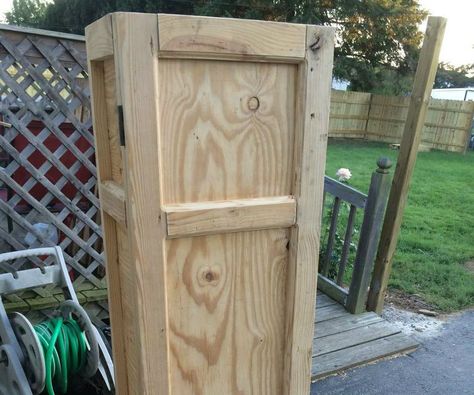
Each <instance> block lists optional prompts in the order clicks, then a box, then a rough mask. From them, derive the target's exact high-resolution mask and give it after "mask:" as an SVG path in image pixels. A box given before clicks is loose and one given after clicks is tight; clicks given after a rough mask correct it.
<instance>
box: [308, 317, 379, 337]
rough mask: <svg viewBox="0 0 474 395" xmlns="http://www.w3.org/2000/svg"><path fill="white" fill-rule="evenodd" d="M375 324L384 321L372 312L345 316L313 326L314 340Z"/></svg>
mask: <svg viewBox="0 0 474 395" xmlns="http://www.w3.org/2000/svg"><path fill="white" fill-rule="evenodd" d="M376 322H384V319H383V318H382V317H380V316H379V315H378V314H375V313H373V312H370V313H363V314H358V315H352V314H346V315H343V316H342V317H338V318H334V319H331V320H326V321H323V322H319V323H318V325H316V326H315V331H314V338H315V339H318V338H320V337H326V336H331V335H334V334H336V333H341V332H347V331H350V330H351V329H356V328H360V327H361V326H366V325H370V324H374V323H376Z"/></svg>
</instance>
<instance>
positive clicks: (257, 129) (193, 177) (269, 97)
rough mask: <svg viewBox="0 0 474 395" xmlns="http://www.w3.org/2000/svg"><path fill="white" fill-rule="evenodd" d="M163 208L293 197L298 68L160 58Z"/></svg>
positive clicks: (264, 64) (293, 66)
mask: <svg viewBox="0 0 474 395" xmlns="http://www.w3.org/2000/svg"><path fill="white" fill-rule="evenodd" d="M159 78H160V80H159V85H160V87H159V91H160V104H159V105H160V126H161V127H160V133H161V136H160V137H161V166H162V170H163V173H162V180H163V184H162V185H163V191H162V193H163V203H164V204H170V203H183V202H198V201H208V200H226V199H237V198H254V197H266V196H282V195H289V194H291V179H292V176H291V169H292V166H291V164H292V161H293V128H294V107H295V91H294V89H295V79H296V66H295V65H287V64H266V63H246V62H224V61H204V60H174V59H172V60H171V59H161V60H160V63H159Z"/></svg>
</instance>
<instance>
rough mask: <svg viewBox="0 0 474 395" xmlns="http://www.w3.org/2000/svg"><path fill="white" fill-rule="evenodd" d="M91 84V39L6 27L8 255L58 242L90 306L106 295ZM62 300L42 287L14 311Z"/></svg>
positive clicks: (0, 107) (0, 70)
mask: <svg viewBox="0 0 474 395" xmlns="http://www.w3.org/2000/svg"><path fill="white" fill-rule="evenodd" d="M87 78H88V77H87V62H86V52H85V43H84V39H83V37H81V36H73V35H61V34H57V33H52V32H45V31H38V30H33V29H19V28H12V27H10V26H5V25H0V116H1V119H0V120H1V121H3V123H4V126H3V127H2V128H1V129H0V150H1V152H0V159H1V160H2V163H1V164H0V165H1V166H2V168H1V169H0V170H1V171H0V212H1V213H2V216H1V217H0V250H1V251H7V250H19V249H24V248H28V247H30V246H34V247H36V246H50V245H54V244H56V243H58V244H59V245H60V246H61V247H62V249H63V251H64V253H65V258H66V262H67V263H68V265H69V266H70V268H71V276H72V277H73V279H74V285H75V287H76V289H77V290H78V291H79V292H78V296H79V297H80V299H82V301H84V302H88V301H89V302H90V301H100V300H104V299H105V297H106V292H105V279H104V274H105V271H104V256H103V253H102V251H103V247H102V229H101V227H100V213H99V199H98V195H97V188H96V166H95V161H94V138H93V134H92V120H91V112H90V100H89V86H88V81H87ZM43 264H48V262H47V261H42V260H40V259H36V260H32V261H28V260H21V261H20V260H19V261H17V262H15V263H12V264H11V265H8V266H6V265H4V266H2V267H0V270H3V271H15V270H18V269H20V268H25V267H28V266H31V265H37V266H38V265H43ZM58 299H61V296H59V295H58V292H57V291H56V290H54V289H46V290H35V291H29V292H25V293H23V294H22V295H13V296H11V297H10V298H9V299H8V300H7V305H8V306H9V307H10V308H14V309H16V310H29V309H32V310H36V309H38V308H40V309H43V308H47V307H48V306H51V305H53V304H55V303H57V300H58Z"/></svg>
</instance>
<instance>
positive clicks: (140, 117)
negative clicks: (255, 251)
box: [113, 13, 170, 395]
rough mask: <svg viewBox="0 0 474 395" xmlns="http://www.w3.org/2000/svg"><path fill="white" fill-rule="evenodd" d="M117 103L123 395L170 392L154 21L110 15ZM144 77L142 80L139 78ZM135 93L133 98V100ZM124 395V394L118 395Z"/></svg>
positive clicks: (143, 16) (165, 394)
mask: <svg viewBox="0 0 474 395" xmlns="http://www.w3.org/2000/svg"><path fill="white" fill-rule="evenodd" d="M113 24H114V26H113V34H114V58H115V66H116V74H117V78H116V80H117V81H118V83H119V84H120V89H116V94H117V95H118V99H117V102H118V103H121V104H122V106H123V115H124V130H125V141H126V143H127V144H126V148H125V150H124V155H123V156H124V162H125V164H124V168H125V169H126V171H124V179H125V183H124V186H125V191H126V205H127V231H128V235H127V236H128V244H129V248H130V250H129V252H130V261H129V263H128V265H127V268H126V273H125V274H123V275H122V276H121V282H122V288H123V289H127V290H129V291H128V292H127V293H126V294H125V295H124V296H123V297H124V298H125V301H124V310H125V308H127V310H126V311H130V315H128V314H124V319H125V320H126V321H127V322H126V323H125V324H126V325H127V326H128V327H129V328H130V333H129V335H128V336H127V337H126V338H125V347H126V355H127V364H128V365H127V366H128V368H127V370H128V379H129V382H128V385H129V388H128V393H130V394H136V393H138V394H149V395H151V394H160V395H161V394H163V395H168V394H169V393H170V387H169V372H168V355H167V353H168V325H167V302H166V285H165V281H166V279H165V267H164V246H163V242H162V240H164V238H165V234H164V232H163V227H162V226H161V224H160V218H161V216H160V214H161V209H160V196H161V192H160V186H161V185H160V169H159V160H158V155H157V153H158V152H159V148H158V134H157V130H158V128H159V125H158V105H157V98H158V94H157V88H158V58H157V57H156V50H157V48H158V32H157V26H156V15H151V14H130V13H117V14H114V15H113ZM143 76H146V78H144V77H143ZM137 92H139V94H137ZM124 392H125V391H124Z"/></svg>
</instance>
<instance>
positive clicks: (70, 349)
mask: <svg viewBox="0 0 474 395" xmlns="http://www.w3.org/2000/svg"><path fill="white" fill-rule="evenodd" d="M34 329H35V332H36V334H37V335H38V338H39V340H40V342H41V345H42V347H43V351H44V356H45V357H44V358H45V365H46V381H45V385H46V392H47V394H48V395H55V390H57V391H59V393H61V394H66V393H67V388H68V380H69V379H70V378H71V377H73V376H74V375H75V374H77V373H78V372H80V371H81V369H82V368H83V367H84V365H85V364H86V360H87V350H88V347H87V340H86V337H85V334H84V332H82V330H81V328H80V327H79V324H78V323H77V322H76V321H75V320H74V319H73V318H68V319H67V320H64V319H63V318H62V317H56V318H52V319H50V320H47V321H45V322H43V323H41V324H38V325H35V326H34Z"/></svg>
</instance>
